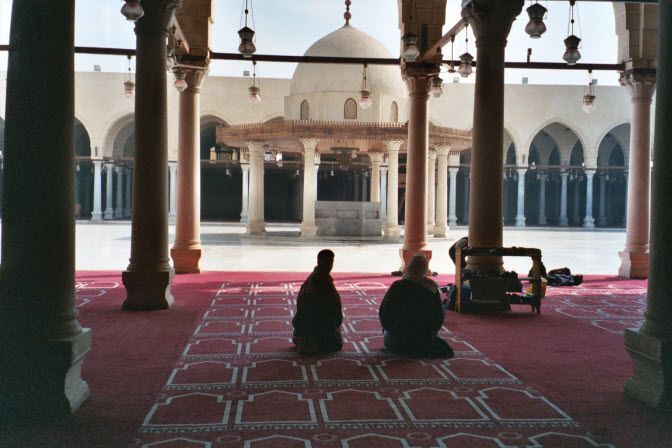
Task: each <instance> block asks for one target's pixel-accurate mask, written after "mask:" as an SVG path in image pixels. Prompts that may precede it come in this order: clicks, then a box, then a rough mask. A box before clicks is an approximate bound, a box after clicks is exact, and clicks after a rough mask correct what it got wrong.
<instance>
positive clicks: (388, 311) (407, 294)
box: [378, 279, 453, 357]
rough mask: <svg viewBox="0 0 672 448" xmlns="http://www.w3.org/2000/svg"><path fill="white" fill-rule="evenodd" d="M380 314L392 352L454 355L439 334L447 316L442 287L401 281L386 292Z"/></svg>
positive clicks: (413, 354) (420, 354)
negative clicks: (443, 303)
mask: <svg viewBox="0 0 672 448" xmlns="http://www.w3.org/2000/svg"><path fill="white" fill-rule="evenodd" d="M378 316H379V317H380V323H381V324H382V326H383V330H384V332H385V346H386V347H387V348H388V349H389V350H390V351H392V352H394V353H397V354H400V355H404V356H436V357H452V356H453V353H452V350H451V349H450V346H448V344H447V343H446V342H445V341H444V340H443V339H441V338H439V337H438V336H437V333H438V332H439V330H440V329H441V325H443V319H444V310H443V307H442V304H441V297H440V295H439V292H438V290H437V291H434V292H432V291H430V290H429V289H428V288H426V287H424V286H422V285H420V284H418V283H416V282H413V281H411V280H406V279H404V280H397V281H396V282H394V283H392V285H391V286H390V289H388V290H387V293H385V297H384V298H383V301H382V303H381V304H380V310H379V311H378Z"/></svg>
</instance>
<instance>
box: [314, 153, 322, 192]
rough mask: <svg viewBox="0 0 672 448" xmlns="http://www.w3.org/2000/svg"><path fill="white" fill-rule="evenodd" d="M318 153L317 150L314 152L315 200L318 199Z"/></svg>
mask: <svg viewBox="0 0 672 448" xmlns="http://www.w3.org/2000/svg"><path fill="white" fill-rule="evenodd" d="M321 160H322V159H321V158H320V154H319V153H318V152H315V200H316V201H317V200H318V199H319V195H318V191H319V188H317V187H318V184H319V183H320V162H321Z"/></svg>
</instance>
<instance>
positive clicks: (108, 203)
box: [105, 163, 114, 219]
mask: <svg viewBox="0 0 672 448" xmlns="http://www.w3.org/2000/svg"><path fill="white" fill-rule="evenodd" d="M105 180H106V186H105V219H114V208H113V207H112V193H113V192H114V190H113V185H114V184H113V183H112V181H113V180H114V163H106V164H105Z"/></svg>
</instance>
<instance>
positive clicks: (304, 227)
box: [301, 138, 319, 237]
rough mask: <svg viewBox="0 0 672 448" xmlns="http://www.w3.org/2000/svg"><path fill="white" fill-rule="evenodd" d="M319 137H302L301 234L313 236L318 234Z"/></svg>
mask: <svg viewBox="0 0 672 448" xmlns="http://www.w3.org/2000/svg"><path fill="white" fill-rule="evenodd" d="M318 143H319V140H318V139H314V138H310V139H302V140H301V144H302V145H303V221H302V222H301V236H302V237H313V236H315V235H316V234H317V226H316V225H315V201H317V197H316V194H315V193H316V190H315V185H317V175H316V174H315V149H316V147H317V144H318Z"/></svg>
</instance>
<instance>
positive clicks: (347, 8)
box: [343, 0, 352, 26]
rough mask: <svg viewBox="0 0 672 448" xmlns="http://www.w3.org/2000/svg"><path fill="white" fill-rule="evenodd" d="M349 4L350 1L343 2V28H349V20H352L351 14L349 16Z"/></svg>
mask: <svg viewBox="0 0 672 448" xmlns="http://www.w3.org/2000/svg"><path fill="white" fill-rule="evenodd" d="M351 4H352V2H351V1H350V0H345V14H343V17H345V26H350V19H352V14H350V5H351Z"/></svg>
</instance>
